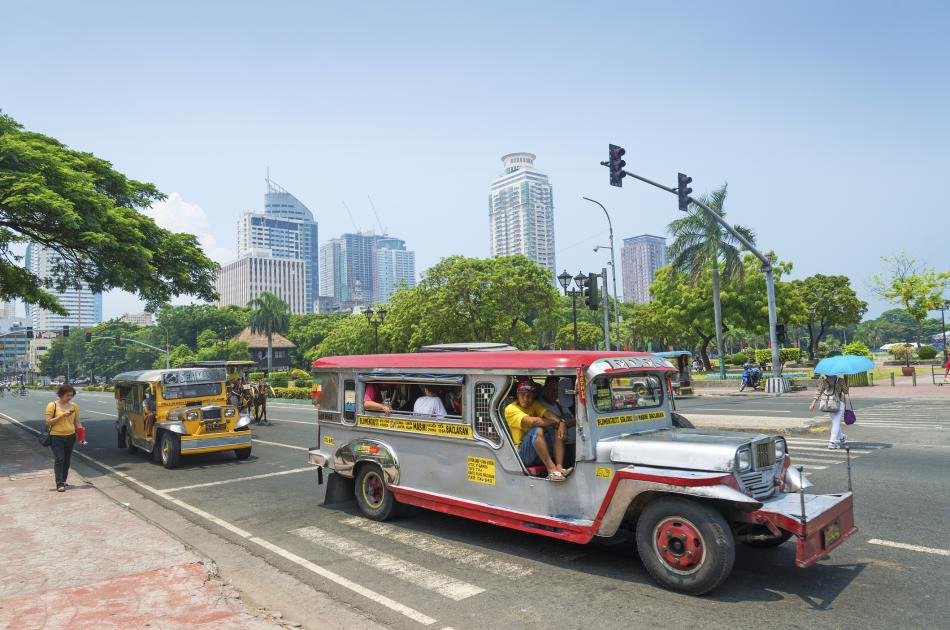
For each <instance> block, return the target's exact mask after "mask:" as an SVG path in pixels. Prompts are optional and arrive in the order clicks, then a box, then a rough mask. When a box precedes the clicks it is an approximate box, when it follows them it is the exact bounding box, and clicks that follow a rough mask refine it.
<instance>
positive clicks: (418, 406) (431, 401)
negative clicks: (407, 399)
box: [412, 396, 448, 416]
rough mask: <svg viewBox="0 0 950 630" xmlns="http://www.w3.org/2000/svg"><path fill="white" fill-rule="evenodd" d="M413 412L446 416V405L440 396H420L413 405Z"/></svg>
mask: <svg viewBox="0 0 950 630" xmlns="http://www.w3.org/2000/svg"><path fill="white" fill-rule="evenodd" d="M412 413H417V414H419V415H424V416H445V415H448V414H446V412H445V405H443V404H442V399H441V398H439V397H438V396H420V397H419V398H416V402H415V404H414V405H413V406H412Z"/></svg>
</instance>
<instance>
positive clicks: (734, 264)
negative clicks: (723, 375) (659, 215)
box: [667, 184, 755, 361]
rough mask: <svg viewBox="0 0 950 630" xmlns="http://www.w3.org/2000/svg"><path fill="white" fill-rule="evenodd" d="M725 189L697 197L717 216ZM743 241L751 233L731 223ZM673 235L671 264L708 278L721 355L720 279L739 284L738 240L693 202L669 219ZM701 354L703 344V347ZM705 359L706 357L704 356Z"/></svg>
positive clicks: (751, 239) (741, 271)
mask: <svg viewBox="0 0 950 630" xmlns="http://www.w3.org/2000/svg"><path fill="white" fill-rule="evenodd" d="M727 193H728V188H727V184H723V185H722V186H721V187H720V188H718V189H717V190H715V191H713V192H712V194H710V195H704V196H702V197H700V199H699V200H700V201H701V202H703V203H704V204H705V205H706V206H708V207H709V208H710V209H712V211H713V212H715V213H716V214H718V215H719V216H720V217H725V216H726V211H725V208H724V206H725V203H726V195H727ZM733 228H734V229H735V230H736V231H737V232H738V233H739V234H741V235H742V236H743V237H744V238H745V239H746V240H747V241H749V242H750V243H753V244H755V234H754V233H753V232H752V230H751V229H749V228H747V227H743V226H741V225H736V226H733ZM667 229H668V230H669V232H670V235H672V237H673V244H672V245H671V246H670V258H671V262H672V265H673V267H674V268H676V269H681V270H684V271H686V272H687V273H689V275H690V276H691V277H692V279H693V281H694V282H695V281H697V280H699V279H700V277H701V276H702V275H703V274H704V273H709V274H710V277H711V280H712V304H713V319H714V326H713V332H714V335H715V337H716V348H717V349H718V352H719V356H724V352H723V339H722V300H721V294H720V291H721V284H722V281H723V280H725V281H729V280H731V279H733V278H735V279H737V280H738V281H739V283H740V285H741V283H742V281H743V279H744V275H745V268H744V266H743V264H742V256H741V255H740V250H741V247H742V245H741V243H740V242H739V240H738V239H737V238H736V237H734V236H733V235H732V234H730V233H729V232H727V231H726V230H725V229H723V227H722V226H721V225H720V224H719V223H718V222H717V221H716V220H715V219H714V218H713V217H711V216H709V215H708V214H707V213H706V212H705V211H704V210H703V209H702V208H700V207H699V206H698V205H696V204H692V205H691V208H690V210H689V212H688V213H687V215H686V216H685V217H683V218H681V219H676V220H674V221H673V222H671V223H670V224H669V226H668V228H667ZM703 355H704V357H705V348H703ZM705 360H707V361H708V357H705Z"/></svg>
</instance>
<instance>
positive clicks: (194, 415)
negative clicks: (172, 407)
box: [185, 411, 198, 420]
mask: <svg viewBox="0 0 950 630" xmlns="http://www.w3.org/2000/svg"><path fill="white" fill-rule="evenodd" d="M197 419H198V412H197V411H189V412H188V413H186V414H185V420H197Z"/></svg>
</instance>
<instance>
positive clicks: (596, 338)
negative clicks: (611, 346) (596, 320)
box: [554, 321, 604, 350]
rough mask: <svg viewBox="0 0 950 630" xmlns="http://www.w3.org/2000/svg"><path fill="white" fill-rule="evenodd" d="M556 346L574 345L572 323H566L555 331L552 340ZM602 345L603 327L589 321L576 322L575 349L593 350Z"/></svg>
mask: <svg viewBox="0 0 950 630" xmlns="http://www.w3.org/2000/svg"><path fill="white" fill-rule="evenodd" d="M554 343H555V345H556V346H557V347H558V348H562V349H570V348H573V347H574V323H573V322H571V323H570V324H566V325H564V326H562V327H561V329H560V330H558V331H557V337H555V340H554ZM603 345H604V329H603V327H602V326H597V325H596V324H592V323H590V322H582V321H579V322H577V349H578V350H595V349H597V348H602V347H603Z"/></svg>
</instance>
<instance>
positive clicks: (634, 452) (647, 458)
mask: <svg viewBox="0 0 950 630" xmlns="http://www.w3.org/2000/svg"><path fill="white" fill-rule="evenodd" d="M765 437H767V436H765V435H761V434H757V433H733V432H728V433H719V432H715V431H706V430H704V429H667V430H661V431H652V432H650V433H640V434H636V435H622V436H620V437H617V438H615V439H609V440H601V441H600V443H598V445H597V450H598V459H600V456H601V455H603V456H605V457H609V459H610V461H612V462H615V463H621V464H638V465H641V466H657V467H661V468H684V469H689V470H709V471H721V472H732V471H733V469H734V468H735V456H736V449H737V448H739V447H740V446H742V445H743V444H748V443H750V442H752V441H754V440H757V439H762V438H765ZM602 449H604V450H607V451H608V452H607V453H604V452H603V450H602Z"/></svg>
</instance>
